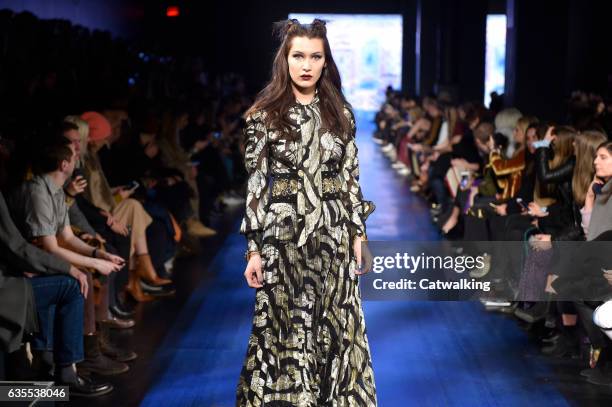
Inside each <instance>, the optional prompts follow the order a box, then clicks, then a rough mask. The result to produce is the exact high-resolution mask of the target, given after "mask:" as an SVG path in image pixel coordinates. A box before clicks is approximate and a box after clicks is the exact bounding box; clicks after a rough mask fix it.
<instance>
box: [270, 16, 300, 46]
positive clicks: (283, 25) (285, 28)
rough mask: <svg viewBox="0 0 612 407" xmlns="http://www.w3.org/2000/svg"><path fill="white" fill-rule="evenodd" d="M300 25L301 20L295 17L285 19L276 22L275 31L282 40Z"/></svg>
mask: <svg viewBox="0 0 612 407" xmlns="http://www.w3.org/2000/svg"><path fill="white" fill-rule="evenodd" d="M299 26H300V22H299V21H298V20H297V19H295V18H292V19H289V20H283V21H278V22H276V23H274V30H273V31H274V33H275V34H276V35H277V36H278V38H279V39H280V40H281V41H282V40H283V39H284V38H285V37H286V36H287V35H288V34H289V33H290V32H291V31H292V30H295V28H296V27H299Z"/></svg>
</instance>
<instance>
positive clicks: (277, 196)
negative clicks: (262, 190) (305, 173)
mask: <svg viewBox="0 0 612 407" xmlns="http://www.w3.org/2000/svg"><path fill="white" fill-rule="evenodd" d="M300 179H301V177H300V175H299V174H298V173H297V172H287V173H285V172H283V173H275V174H272V186H271V188H270V202H288V203H295V202H297V193H298V190H299V188H300ZM321 182H322V183H323V196H322V199H324V200H327V199H338V198H340V196H341V195H340V193H341V189H342V184H341V182H340V178H339V174H338V172H336V171H322V172H321Z"/></svg>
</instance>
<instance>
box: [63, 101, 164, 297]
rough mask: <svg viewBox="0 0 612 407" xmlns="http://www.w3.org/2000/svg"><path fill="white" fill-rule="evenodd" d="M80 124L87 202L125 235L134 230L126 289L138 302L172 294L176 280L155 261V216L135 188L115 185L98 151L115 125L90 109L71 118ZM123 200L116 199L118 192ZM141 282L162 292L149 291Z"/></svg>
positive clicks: (116, 230)
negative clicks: (149, 235)
mask: <svg viewBox="0 0 612 407" xmlns="http://www.w3.org/2000/svg"><path fill="white" fill-rule="evenodd" d="M70 119H71V121H72V122H73V123H75V124H76V125H77V127H78V129H79V130H78V131H79V134H80V137H81V140H82V141H83V140H85V141H86V143H87V147H86V148H82V149H81V161H82V163H83V164H82V165H83V174H84V176H85V178H86V179H87V181H88V185H87V187H86V188H85V192H84V197H85V200H86V201H87V202H89V203H90V204H91V205H93V206H94V207H95V208H97V209H98V213H99V214H101V215H102V216H103V217H105V218H106V223H107V225H110V228H111V229H112V230H113V231H114V232H116V233H119V234H121V235H124V236H126V235H127V234H128V228H129V229H131V235H130V239H131V244H130V251H129V253H130V259H131V260H132V259H133V260H132V261H131V262H130V267H129V279H128V283H127V287H126V291H127V292H128V293H129V294H130V295H131V296H132V297H133V298H134V299H135V300H137V301H141V302H142V301H151V300H153V299H155V298H156V297H155V296H154V295H151V294H152V293H156V294H162V293H163V294H165V295H169V294H171V293H172V289H171V288H169V287H168V288H163V286H166V285H169V284H170V283H171V282H172V281H171V280H169V279H166V278H161V277H159V276H158V275H157V272H156V269H155V267H154V265H153V262H152V260H151V254H150V249H149V242H148V238H147V229H148V228H149V227H150V226H151V224H152V223H153V222H154V220H153V218H152V217H151V215H150V214H149V213H148V212H147V211H146V210H145V208H144V207H143V205H142V204H141V203H140V201H138V200H137V199H134V198H132V195H133V193H134V189H129V188H124V187H117V188H111V187H110V185H109V183H108V181H107V179H106V176H105V173H104V170H103V169H102V166H101V165H100V161H99V159H98V151H99V149H100V148H101V147H102V146H103V145H104V143H105V141H106V139H107V138H108V137H109V136H110V135H111V126H110V124H109V123H108V121H107V120H106V118H105V117H104V116H102V115H101V114H99V113H96V112H87V113H84V114H83V115H82V118H76V117H75V118H70ZM117 194H118V195H119V196H120V197H121V199H120V200H119V202H117V200H116V199H115V196H116V195H117ZM141 281H144V282H146V283H147V284H148V285H150V286H153V289H155V290H160V291H157V292H155V291H153V290H151V291H148V292H145V291H144V290H143V289H142V284H141Z"/></svg>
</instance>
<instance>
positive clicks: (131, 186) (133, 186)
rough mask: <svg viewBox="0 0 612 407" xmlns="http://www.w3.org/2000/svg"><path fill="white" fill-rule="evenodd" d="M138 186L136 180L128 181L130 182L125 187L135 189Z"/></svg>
mask: <svg viewBox="0 0 612 407" xmlns="http://www.w3.org/2000/svg"><path fill="white" fill-rule="evenodd" d="M139 186H140V183H139V182H138V181H132V182H130V184H129V185H128V186H127V189H129V190H134V189H137V188H138V187H139Z"/></svg>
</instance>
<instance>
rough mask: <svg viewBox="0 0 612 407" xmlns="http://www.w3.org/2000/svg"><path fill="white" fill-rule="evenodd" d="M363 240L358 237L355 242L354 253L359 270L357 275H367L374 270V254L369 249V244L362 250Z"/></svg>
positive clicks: (364, 245)
mask: <svg viewBox="0 0 612 407" xmlns="http://www.w3.org/2000/svg"><path fill="white" fill-rule="evenodd" d="M361 242H362V239H361V237H360V236H356V237H355V240H354V242H353V252H354V253H355V258H356V259H357V270H355V274H357V275H362V274H366V273H367V272H369V271H370V270H372V254H371V253H370V250H369V249H368V245H367V243H364V244H363V249H364V250H363V251H362V250H361V249H362V244H361Z"/></svg>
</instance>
